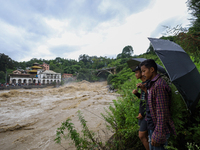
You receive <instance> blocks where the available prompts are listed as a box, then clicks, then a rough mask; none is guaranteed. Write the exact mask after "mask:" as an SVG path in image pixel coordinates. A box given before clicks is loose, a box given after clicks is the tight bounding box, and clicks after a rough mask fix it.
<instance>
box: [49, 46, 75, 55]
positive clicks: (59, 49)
mask: <svg viewBox="0 0 200 150" xmlns="http://www.w3.org/2000/svg"><path fill="white" fill-rule="evenodd" d="M78 50H79V47H78V46H68V45H61V46H53V47H51V48H50V49H49V51H50V52H51V53H53V54H54V55H56V56H63V54H64V53H67V54H70V53H71V52H75V51H78Z"/></svg>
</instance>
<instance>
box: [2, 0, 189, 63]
mask: <svg viewBox="0 0 200 150" xmlns="http://www.w3.org/2000/svg"><path fill="white" fill-rule="evenodd" d="M186 1H187V0H0V4H1V5H0V53H4V54H6V55H8V56H9V57H10V58H12V59H13V60H16V61H28V60H30V59H32V58H38V59H39V58H42V59H47V60H49V59H55V58H56V57H61V58H66V59H76V60H78V57H79V55H81V54H87V55H89V56H107V57H110V58H116V56H117V54H119V53H121V52H122V49H123V48H124V47H125V46H127V45H130V46H132V47H133V50H134V55H139V54H142V53H145V52H146V50H147V48H148V47H149V43H150V42H149V41H148V39H147V37H153V38H159V37H161V36H162V34H163V33H164V32H165V28H164V27H163V25H165V26H170V27H174V26H176V25H178V24H182V26H183V27H188V26H189V25H190V22H189V19H190V18H191V16H190V15H189V13H188V8H187V4H186Z"/></svg>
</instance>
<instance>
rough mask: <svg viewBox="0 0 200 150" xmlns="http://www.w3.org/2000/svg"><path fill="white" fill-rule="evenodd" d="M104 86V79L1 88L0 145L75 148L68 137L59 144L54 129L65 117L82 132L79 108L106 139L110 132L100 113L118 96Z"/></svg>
mask: <svg viewBox="0 0 200 150" xmlns="http://www.w3.org/2000/svg"><path fill="white" fill-rule="evenodd" d="M106 86H107V83H106V82H95V83H89V82H87V81H82V82H78V83H71V84H68V85H65V86H63V87H59V88H44V89H29V90H28V89H26V90H25V89H19V90H8V91H0V149H1V150H64V148H65V149H67V150H73V149H76V148H75V147H74V145H73V144H72V145H71V144H70V142H71V141H69V140H64V139H63V140H62V141H61V145H60V144H56V143H55V141H54V139H55V138H56V129H57V128H58V127H60V126H61V122H63V121H65V120H66V119H67V118H71V119H72V123H73V124H74V125H75V128H76V130H77V131H78V132H81V130H82V128H81V124H80V122H79V120H78V116H77V111H78V110H80V111H81V112H82V113H83V116H84V118H85V120H86V121H87V125H88V127H89V129H90V130H92V131H95V132H97V133H99V136H100V137H101V138H102V139H103V140H104V141H106V140H107V139H109V138H110V136H111V135H112V133H111V132H110V131H108V130H107V129H106V122H105V121H104V120H103V119H101V118H102V116H101V113H104V114H105V110H104V108H108V106H109V105H110V104H112V100H113V99H117V96H118V95H117V94H115V93H109V91H108V89H107V88H106ZM98 116H99V117H98ZM100 117H101V118H100ZM101 131H104V132H101ZM63 147H64V148H63Z"/></svg>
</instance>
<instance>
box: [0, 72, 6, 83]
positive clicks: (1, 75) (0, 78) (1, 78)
mask: <svg viewBox="0 0 200 150" xmlns="http://www.w3.org/2000/svg"><path fill="white" fill-rule="evenodd" d="M5 76H6V74H5V73H4V72H3V71H0V83H5Z"/></svg>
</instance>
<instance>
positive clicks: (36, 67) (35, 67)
mask: <svg viewBox="0 0 200 150" xmlns="http://www.w3.org/2000/svg"><path fill="white" fill-rule="evenodd" d="M31 68H34V69H42V67H39V66H32V67H31Z"/></svg>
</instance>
